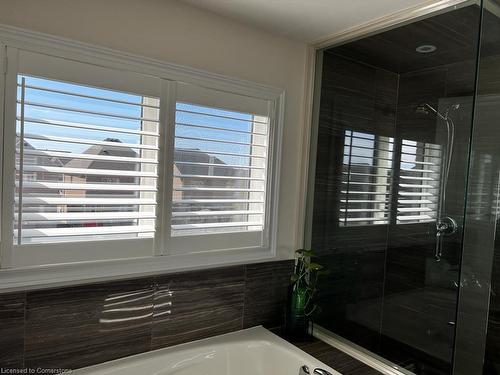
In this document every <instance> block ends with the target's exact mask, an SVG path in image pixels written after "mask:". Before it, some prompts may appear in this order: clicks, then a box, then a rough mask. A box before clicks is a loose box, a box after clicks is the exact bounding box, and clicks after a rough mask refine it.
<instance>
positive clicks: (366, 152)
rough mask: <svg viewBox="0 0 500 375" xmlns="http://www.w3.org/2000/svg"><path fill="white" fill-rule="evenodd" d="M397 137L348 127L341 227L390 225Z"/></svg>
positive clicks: (344, 161) (343, 169)
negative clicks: (394, 153)
mask: <svg viewBox="0 0 500 375" xmlns="http://www.w3.org/2000/svg"><path fill="white" fill-rule="evenodd" d="M393 152H394V139H393V138H391V137H385V136H380V135H375V134H370V133H361V132H356V131H352V130H346V131H345V136H344V154H343V164H342V186H341V192H340V212H339V225H340V226H344V227H346V226H360V225H376V224H388V223H389V219H390V204H391V183H392V174H393V169H392V168H393Z"/></svg>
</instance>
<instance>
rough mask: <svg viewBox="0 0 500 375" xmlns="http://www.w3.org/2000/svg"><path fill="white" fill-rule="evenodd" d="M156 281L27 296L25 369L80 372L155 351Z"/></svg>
mask: <svg viewBox="0 0 500 375" xmlns="http://www.w3.org/2000/svg"><path fill="white" fill-rule="evenodd" d="M152 316H153V285H152V279H135V280H128V281H119V282H111V283H102V284H90V285H84V286H77V287H69V288H62V289H54V290H46V291H36V292H28V294H27V309H26V347H25V353H26V354H25V356H26V358H25V365H26V366H29V367H44V368H56V367H57V368H79V367H84V366H88V365H92V364H96V363H100V362H104V361H109V360H112V359H115V358H120V357H125V356H128V355H132V354H137V353H141V352H144V351H148V350H150V346H151V345H150V340H151V324H152Z"/></svg>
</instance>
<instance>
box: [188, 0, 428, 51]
mask: <svg viewBox="0 0 500 375" xmlns="http://www.w3.org/2000/svg"><path fill="white" fill-rule="evenodd" d="M181 1H183V2H184V3H188V4H191V5H192V6H195V7H198V8H202V9H205V10H208V11H210V12H213V13H217V14H220V15H223V16H225V17H229V18H232V19H235V20H237V21H240V22H244V23H247V24H250V25H253V26H255V27H259V28H262V29H265V30H268V31H271V32H274V33H278V34H282V35H285V36H288V37H291V38H294V39H298V40H301V41H305V42H312V41H316V40H318V39H321V38H324V37H327V36H329V35H331V34H334V33H336V32H338V31H342V30H345V29H347V28H350V27H353V26H356V25H360V24H363V23H365V22H368V21H371V20H374V19H376V18H380V17H382V16H385V15H387V14H391V13H394V12H397V11H400V10H403V9H406V8H410V7H413V6H415V5H417V4H421V3H429V0H181Z"/></svg>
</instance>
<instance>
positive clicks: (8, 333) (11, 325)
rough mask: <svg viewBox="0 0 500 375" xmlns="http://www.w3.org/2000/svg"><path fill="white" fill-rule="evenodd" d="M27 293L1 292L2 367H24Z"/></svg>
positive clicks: (0, 347) (0, 345)
mask: <svg viewBox="0 0 500 375" xmlns="http://www.w3.org/2000/svg"><path fill="white" fill-rule="evenodd" d="M25 301H26V295H25V293H8V294H0V368H21V367H23V350H24V312H25V310H24V309H25Z"/></svg>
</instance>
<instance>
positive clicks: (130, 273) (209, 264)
mask: <svg viewBox="0 0 500 375" xmlns="http://www.w3.org/2000/svg"><path fill="white" fill-rule="evenodd" d="M269 260H281V258H280V257H278V256H276V254H275V253H274V252H272V251H270V250H266V249H255V248H253V249H240V250H228V251H217V252H207V253H197V254H196V253H195V254H183V255H167V256H158V257H148V258H135V259H126V260H125V259H124V260H112V261H99V262H82V263H71V264H69V263H68V264H58V265H47V266H36V267H23V268H16V269H3V270H0V293H6V292H15V291H22V290H33V289H47V288H55V287H63V286H71V285H80V284H87V283H95V282H101V281H110V280H120V279H130V278H136V277H144V276H154V275H160V274H169V273H176V272H183V271H191V270H199V269H206V268H216V267H221V266H231V265H238V264H249V263H258V262H261V261H269Z"/></svg>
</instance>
